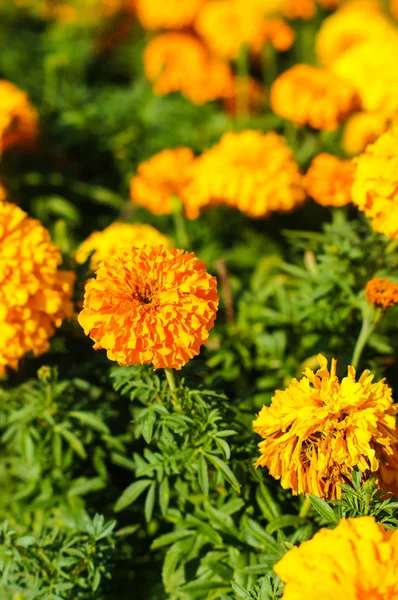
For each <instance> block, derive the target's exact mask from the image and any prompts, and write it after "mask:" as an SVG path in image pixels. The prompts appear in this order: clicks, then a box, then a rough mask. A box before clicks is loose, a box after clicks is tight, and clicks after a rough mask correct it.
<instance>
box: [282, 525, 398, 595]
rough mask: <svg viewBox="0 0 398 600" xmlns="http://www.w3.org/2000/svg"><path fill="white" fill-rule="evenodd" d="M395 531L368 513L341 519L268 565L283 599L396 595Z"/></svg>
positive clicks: (397, 541)
mask: <svg viewBox="0 0 398 600" xmlns="http://www.w3.org/2000/svg"><path fill="white" fill-rule="evenodd" d="M397 569H398V531H391V530H390V529H386V528H385V527H384V526H383V525H381V524H379V523H376V520H375V518H374V517H359V518H358V519H341V521H340V522H339V524H338V525H337V527H336V528H335V529H321V530H320V531H318V533H316V534H315V535H314V537H313V538H312V539H311V540H309V541H307V542H303V543H302V544H301V545H300V546H299V547H297V546H295V547H294V548H292V549H291V550H289V551H288V552H287V553H286V554H285V555H284V556H283V558H282V559H281V560H280V561H279V562H278V563H277V564H276V565H275V566H274V571H275V572H276V573H277V574H278V575H279V577H280V578H281V579H282V581H284V582H285V589H284V591H283V595H282V598H283V600H318V598H322V600H337V599H339V600H340V599H343V598H344V600H363V599H365V598H366V600H387V599H388V600H397V598H398V575H397Z"/></svg>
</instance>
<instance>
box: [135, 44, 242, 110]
mask: <svg viewBox="0 0 398 600" xmlns="http://www.w3.org/2000/svg"><path fill="white" fill-rule="evenodd" d="M144 68H145V74H146V76H147V78H148V79H149V81H150V82H151V83H152V85H153V91H154V93H155V94H156V95H158V96H164V95H166V94H171V93H173V92H181V94H183V96H185V97H186V98H188V100H190V101H191V102H193V103H194V104H204V103H205V102H210V101H212V100H217V99H222V98H228V97H230V96H231V95H232V94H233V76H232V71H231V69H230V68H229V66H228V65H227V64H226V63H224V62H223V61H221V60H219V59H217V58H214V57H212V56H211V55H210V54H209V52H208V50H207V49H206V47H205V46H204V45H203V44H202V43H201V42H200V41H199V40H198V39H197V38H195V37H194V36H192V35H188V34H183V33H164V34H162V35H159V36H158V37H156V38H154V39H153V40H151V41H150V42H149V44H148V45H147V47H146V49H145V52H144Z"/></svg>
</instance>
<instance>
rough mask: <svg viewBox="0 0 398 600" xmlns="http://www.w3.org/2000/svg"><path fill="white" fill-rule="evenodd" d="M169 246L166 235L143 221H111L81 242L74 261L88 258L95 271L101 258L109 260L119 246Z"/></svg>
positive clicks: (81, 261)
mask: <svg viewBox="0 0 398 600" xmlns="http://www.w3.org/2000/svg"><path fill="white" fill-rule="evenodd" d="M158 245H161V246H166V247H167V246H170V245H171V242H170V240H169V238H168V237H166V236H165V235H163V233H160V231H158V230H157V229H155V228H154V227H151V225H144V224H143V223H134V224H132V223H118V222H116V223H112V224H111V225H109V226H108V227H106V228H105V229H104V230H103V231H94V233H92V234H91V235H89V236H88V238H87V239H86V240H84V242H82V243H81V244H80V246H79V248H78V249H77V251H76V253H75V259H76V262H78V263H79V264H83V263H84V262H86V260H87V259H88V258H90V256H91V258H90V269H91V270H92V271H95V269H97V267H98V266H99V264H100V263H101V262H102V261H103V260H109V259H110V258H111V257H112V256H113V255H114V254H115V252H116V251H117V250H118V249H119V248H131V246H135V247H137V248H141V247H142V246H158Z"/></svg>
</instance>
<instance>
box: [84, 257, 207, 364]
mask: <svg viewBox="0 0 398 600" xmlns="http://www.w3.org/2000/svg"><path fill="white" fill-rule="evenodd" d="M96 275H97V276H96V278H95V279H91V280H90V281H89V282H88V283H87V285H86V292H85V296H84V305H83V310H82V312H81V313H80V314H79V317H78V319H79V323H80V325H81V326H82V327H83V329H84V332H85V334H86V335H89V336H90V337H91V339H92V340H94V342H95V345H94V348H95V349H96V350H98V349H99V348H104V349H105V350H106V351H107V356H108V358H109V359H110V360H115V361H117V362H118V363H119V364H120V365H132V364H144V363H153V365H154V367H155V369H158V368H160V367H169V368H174V369H180V368H181V367H182V366H184V365H185V363H187V362H188V361H189V360H190V359H191V358H193V357H194V356H196V355H197V354H199V352H200V346H201V345H202V344H205V343H206V341H207V339H208V337H209V331H210V329H211V328H212V327H213V324H214V321H215V318H216V312H217V307H218V295H217V282H216V278H215V277H212V276H210V275H209V274H208V273H207V272H206V266H205V264H204V262H203V261H201V260H199V259H198V258H197V257H196V256H195V255H194V254H193V253H192V252H191V253H185V252H184V251H183V250H176V249H174V248H171V249H168V248H165V247H163V246H154V247H149V246H143V247H142V248H134V247H133V248H131V249H130V250H120V251H118V252H116V254H115V255H114V256H113V257H112V258H110V259H109V260H108V261H104V262H103V263H101V266H100V267H99V269H98V271H97V274H96Z"/></svg>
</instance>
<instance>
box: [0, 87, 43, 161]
mask: <svg viewBox="0 0 398 600" xmlns="http://www.w3.org/2000/svg"><path fill="white" fill-rule="evenodd" d="M37 132H38V117H37V113H36V111H35V109H34V108H33V107H32V105H31V103H30V101H29V98H28V96H27V95H26V94H25V92H23V91H22V90H20V89H18V88H17V87H16V86H15V85H14V84H13V83H11V82H10V81H6V80H4V79H0V155H1V154H2V152H3V151H4V150H6V149H7V148H9V147H10V146H24V147H28V146H31V145H32V144H33V143H34V142H35V140H36V137H37Z"/></svg>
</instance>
